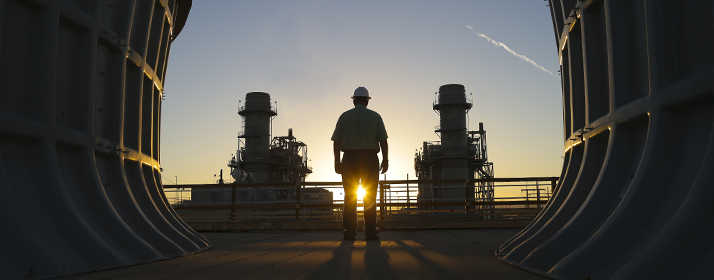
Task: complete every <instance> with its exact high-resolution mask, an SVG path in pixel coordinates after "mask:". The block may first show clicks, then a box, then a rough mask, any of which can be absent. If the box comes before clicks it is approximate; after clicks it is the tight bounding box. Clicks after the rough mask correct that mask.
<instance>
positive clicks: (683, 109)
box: [497, 0, 714, 279]
mask: <svg viewBox="0 0 714 280" xmlns="http://www.w3.org/2000/svg"><path fill="white" fill-rule="evenodd" d="M550 3H551V15H552V16H553V17H554V18H553V22H554V25H555V28H554V31H555V34H556V38H557V41H558V50H559V53H560V57H561V60H560V61H561V70H562V72H563V75H562V80H563V100H564V104H563V105H564V124H565V132H566V140H565V152H566V153H570V154H572V155H573V156H572V157H573V159H577V155H578V153H580V151H583V150H584V151H585V152H584V155H583V156H582V160H581V161H582V164H581V166H580V168H574V167H573V163H572V162H573V159H570V163H569V164H568V165H567V166H565V165H564V166H565V167H564V168H565V170H564V172H563V175H561V178H562V180H561V182H562V187H561V188H559V189H558V193H556V194H555V195H554V196H553V199H552V201H551V202H550V204H549V207H547V208H545V209H544V210H542V211H541V213H540V214H539V216H538V218H536V219H535V220H534V221H533V222H532V223H531V224H530V225H529V226H528V227H526V228H525V229H524V230H523V231H521V232H520V233H519V234H518V235H516V236H514V237H513V238H512V239H511V240H509V241H507V242H505V243H504V244H502V245H501V247H500V248H499V250H497V255H498V256H499V257H500V258H501V259H503V260H504V261H506V262H509V263H512V264H514V265H518V266H521V267H523V268H525V269H528V270H530V271H536V272H540V273H543V274H546V275H548V276H551V277H554V278H564V279H586V278H587V279H611V278H618V279H631V278H682V277H685V278H707V277H709V273H708V272H707V271H706V269H703V268H705V267H711V265H714V259H712V258H711V256H712V255H714V245H711V244H712V243H711V241H710V239H711V236H712V234H714V220H712V219H711V213H714V208H713V207H714V206H712V205H713V204H712V203H711V201H712V199H714V191H713V189H714V175H712V174H713V172H712V170H714V168H713V164H714V83H712V81H711V77H712V76H713V75H714V54H713V53H712V52H711V51H706V50H711V49H714V39H713V38H712V37H711V36H702V35H703V34H714V12H713V11H714V2H712V1H659V0H658V1H646V2H645V1H644V0H635V1H614V0H601V1H566V0H562V1H561V0H551V1H550ZM559 9H562V11H563V13H562V14H560V13H559ZM561 15H563V16H564V18H561ZM695 30H696V32H695ZM675 38H676V39H675ZM607 131H609V133H608V132H607ZM608 135H609V136H608ZM605 138H609V140H607V141H606V140H605ZM605 142H607V143H609V144H607V145H605V144H604V143H605ZM583 146H584V147H583ZM605 147H607V148H605ZM577 161H580V159H578V160H577ZM571 169H573V170H574V169H577V171H571ZM573 174H577V176H574V175H573Z"/></svg>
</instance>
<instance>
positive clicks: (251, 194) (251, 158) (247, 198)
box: [190, 92, 332, 204]
mask: <svg viewBox="0 0 714 280" xmlns="http://www.w3.org/2000/svg"><path fill="white" fill-rule="evenodd" d="M277 114H278V113H277V110H276V109H275V108H274V106H272V103H271V101H270V95H269V94H268V93H265V92H249V93H247V94H246V96H245V105H239V111H238V115H240V116H241V117H242V119H243V132H242V133H241V134H240V135H238V148H237V151H236V153H235V155H233V156H232V158H231V159H230V161H229V162H228V167H229V168H230V174H231V177H233V179H234V182H233V184H236V185H238V186H239V187H238V189H237V190H236V191H233V190H232V189H230V188H193V189H192V190H191V202H190V203H194V204H225V203H231V201H233V200H235V201H236V202H238V203H240V202H281V201H283V202H284V201H294V200H298V199H301V200H303V201H314V202H325V203H332V192H330V191H328V190H325V189H322V188H303V187H302V183H303V182H305V177H307V175H309V174H310V173H312V169H311V168H310V167H309V166H308V156H307V145H306V144H305V143H303V142H302V141H299V140H298V139H297V138H295V136H294V135H293V130H292V128H291V129H288V135H287V136H277V137H273V138H272V139H271V134H272V131H271V130H272V120H273V118H275V117H276V116H277ZM233 196H234V197H233ZM298 196H300V197H298Z"/></svg>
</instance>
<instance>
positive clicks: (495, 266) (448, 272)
mask: <svg viewBox="0 0 714 280" xmlns="http://www.w3.org/2000/svg"><path fill="white" fill-rule="evenodd" d="M515 232H516V231H515V230H429V231H388V232H382V233H380V237H381V241H370V242H365V241H354V242H344V241H342V240H341V237H342V236H341V232H336V231H322V232H266V233H207V234H206V237H208V238H209V239H211V240H212V241H213V245H214V247H213V249H211V250H209V251H206V252H203V253H200V254H197V255H193V256H188V257H183V258H178V259H173V260H168V261H162V262H157V263H152V264H146V265H139V266H134V267H129V268H124V269H117V270H111V271H104V272H97V273H92V274H88V275H82V276H81V277H80V278H83V279H117V278H120V279H122V278H124V279H126V278H131V279H225V278H237V279H542V278H540V277H538V276H535V275H533V274H530V273H528V272H525V271H522V270H519V269H517V268H515V267H513V266H510V265H508V264H505V263H503V262H500V261H498V260H497V259H495V258H494V257H493V249H494V248H496V247H497V246H498V244H499V243H500V242H502V241H503V240H505V239H507V238H508V237H510V236H511V235H513V234H514V233H515ZM360 237H362V238H363V236H362V235H359V236H358V238H360ZM75 277H77V276H75Z"/></svg>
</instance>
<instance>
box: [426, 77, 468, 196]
mask: <svg viewBox="0 0 714 280" xmlns="http://www.w3.org/2000/svg"><path fill="white" fill-rule="evenodd" d="M471 106H472V104H471V103H469V102H467V101H466V93H465V89H464V86H463V85H460V84H448V85H443V86H441V87H439V96H438V102H437V103H435V104H434V110H436V111H438V112H439V117H440V127H439V129H437V130H436V132H437V133H439V134H440V136H441V172H440V173H441V174H440V175H441V176H440V179H441V180H442V181H450V180H460V181H464V182H465V180H471V179H473V172H471V170H470V168H469V160H470V156H469V151H468V145H467V127H466V113H467V112H468V110H470V109H471ZM435 191H436V192H437V193H436V194H435V196H436V197H439V198H442V199H445V200H469V201H471V200H473V199H474V192H473V188H468V189H465V188H464V183H443V184H440V186H436V188H435Z"/></svg>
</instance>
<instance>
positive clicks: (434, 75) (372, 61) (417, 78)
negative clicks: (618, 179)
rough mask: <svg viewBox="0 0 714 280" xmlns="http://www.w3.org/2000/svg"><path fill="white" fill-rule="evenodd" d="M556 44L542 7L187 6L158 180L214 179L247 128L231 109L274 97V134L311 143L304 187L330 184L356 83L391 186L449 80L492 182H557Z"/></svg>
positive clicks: (428, 131) (408, 162) (426, 136)
mask: <svg viewBox="0 0 714 280" xmlns="http://www.w3.org/2000/svg"><path fill="white" fill-rule="evenodd" d="M467 25H468V26H472V27H473V31H471V30H469V29H467V28H466V27H465V26H467ZM475 32H478V33H484V34H486V35H488V36H489V37H490V38H493V39H494V40H498V41H501V42H504V43H505V44H507V45H508V46H509V47H510V48H512V49H513V50H515V51H517V52H518V53H520V54H522V55H525V56H527V57H529V58H530V59H532V60H533V61H535V62H537V63H538V64H539V65H542V66H543V67H544V68H546V69H547V70H550V71H552V72H553V73H555V74H556V76H555V77H554V76H551V75H549V74H547V73H545V72H543V71H541V70H539V69H538V68H536V67H534V66H533V65H531V64H529V63H527V62H524V61H523V60H521V59H519V58H517V57H515V56H513V55H511V54H509V53H507V52H506V51H505V50H504V49H503V48H500V47H497V46H494V45H493V44H491V43H489V42H488V41H486V40H485V39H484V38H481V37H478V36H477V35H476V34H475ZM555 46H556V44H555V41H554V36H553V31H552V23H551V19H550V13H549V12H548V7H547V2H544V1H526V0H518V1H349V2H348V1H311V0H306V1H194V3H193V8H192V9H191V13H190V15H189V18H188V22H187V25H186V27H185V28H184V29H183V31H182V32H181V34H180V35H179V37H178V38H177V40H175V41H174V43H173V45H172V50H171V57H170V60H169V65H168V70H167V71H168V72H167V77H166V95H167V98H166V100H165V101H164V103H163V111H162V114H163V115H162V121H163V123H162V127H161V129H162V137H161V142H162V143H161V145H162V146H161V152H162V154H161V164H162V167H163V169H164V175H165V180H167V182H172V181H173V178H174V176H178V177H179V181H180V182H179V183H210V182H213V180H214V178H213V174H215V173H217V172H218V170H219V169H221V168H223V169H226V170H224V172H226V171H227V167H226V163H227V161H228V160H229V159H230V156H231V153H234V151H235V148H236V135H237V133H238V131H239V130H240V127H241V120H240V118H239V117H238V116H237V114H236V111H237V108H236V107H237V103H238V100H239V99H243V98H244V95H245V93H247V92H250V91H265V92H269V93H270V94H271V96H272V98H273V99H274V100H277V102H278V114H279V115H278V117H277V118H276V119H275V120H274V122H273V134H274V136H278V135H285V134H287V130H288V128H293V129H294V130H295V135H296V136H297V137H298V138H300V139H301V140H302V141H304V142H306V143H307V144H308V147H309V155H310V157H311V159H312V161H311V165H312V167H313V168H314V170H315V172H314V173H313V174H312V175H310V177H308V180H310V181H323V180H338V179H339V175H337V174H334V171H333V170H332V150H331V149H332V146H331V142H330V139H329V138H330V135H331V133H332V130H333V128H334V125H335V122H336V120H337V117H338V116H339V114H340V113H342V112H343V111H345V110H347V109H349V108H351V107H352V104H351V100H350V99H349V96H350V95H351V94H352V91H353V90H354V88H355V87H357V86H360V85H363V86H366V87H367V88H368V89H369V90H370V93H371V95H372V96H373V99H372V102H371V103H370V108H372V109H374V110H375V111H377V112H379V113H380V114H381V115H382V117H383V119H384V121H385V125H386V127H387V130H388V133H389V136H390V138H389V142H390V148H391V149H390V165H391V166H390V172H389V173H388V177H389V178H393V179H401V178H404V177H405V176H406V174H407V173H409V174H410V176H413V175H414V170H413V157H414V152H415V150H416V149H417V148H418V147H420V146H421V142H422V141H427V140H437V139H438V138H437V136H436V135H435V134H434V132H433V130H434V126H435V125H437V124H438V118H437V116H436V114H435V113H434V112H433V111H432V109H431V104H432V100H433V98H434V92H436V91H437V90H438V88H439V86H440V85H443V84H447V83H461V84H464V85H465V86H466V90H467V93H473V99H474V101H475V105H474V110H472V111H471V112H470V114H469V118H470V125H471V127H472V128H475V127H477V125H476V123H477V122H478V121H482V122H484V124H485V127H486V130H487V137H488V144H489V157H490V159H491V160H492V161H494V162H495V173H496V176H497V177H516V176H558V175H559V174H560V167H561V163H562V153H561V150H562V101H561V89H560V78H559V77H558V76H557V75H558V71H557V70H558V59H557V52H556V48H555ZM226 174H227V172H226Z"/></svg>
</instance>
